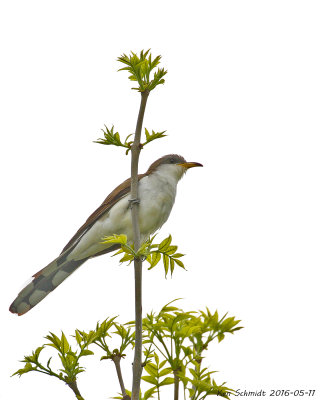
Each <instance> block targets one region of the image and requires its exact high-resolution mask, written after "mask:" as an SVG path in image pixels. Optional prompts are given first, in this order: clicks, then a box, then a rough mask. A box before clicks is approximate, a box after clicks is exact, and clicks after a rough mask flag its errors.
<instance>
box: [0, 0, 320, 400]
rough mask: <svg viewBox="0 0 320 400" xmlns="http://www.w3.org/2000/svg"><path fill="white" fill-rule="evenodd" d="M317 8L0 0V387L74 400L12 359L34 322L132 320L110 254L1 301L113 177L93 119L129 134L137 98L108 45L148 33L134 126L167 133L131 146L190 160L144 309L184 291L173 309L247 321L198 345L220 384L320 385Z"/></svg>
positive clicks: (97, 389) (121, 275)
mask: <svg viewBox="0 0 320 400" xmlns="http://www.w3.org/2000/svg"><path fill="white" fill-rule="evenodd" d="M319 11H320V7H319V2H318V1H311V0H310V1H302V0H301V1H294V0H290V1H284V0H283V1H281V0H276V1H272V0H269V1H258V0H252V1H241V0H236V1H197V2H195V1H192V2H191V1H177V0H176V1H162V2H155V1H136V2H133V1H121V2H120V1H119V2H108V1H90V2H89V1H87V2H85V1H54V2H49V1H32V0H29V1H12V2H9V1H7V2H3V3H2V5H1V9H0V15H1V16H0V31H1V32H0V35H1V66H0V68H1V78H0V79H1V94H0V96H1V105H0V107H1V122H0V123H1V127H0V129H1V175H2V183H1V187H2V194H1V202H2V205H1V214H2V215H1V248H2V261H1V264H2V284H1V286H2V288H1V309H0V313H1V317H0V318H1V342H0V343H1V363H0V364H1V392H2V395H1V399H2V398H10V399H14V400H16V399H20V398H24V399H31V398H32V399H33V400H37V399H39V400H40V399H41V400H42V399H44V398H45V399H46V400H50V399H57V398H61V399H66V400H67V399H73V398H74V395H73V393H72V392H71V390H69V388H67V387H64V385H63V384H62V383H61V382H59V381H56V380H55V379H53V378H50V377H46V376H45V375H40V374H36V373H33V374H28V375H25V376H23V377H22V378H21V379H19V378H18V377H13V378H10V374H12V373H13V372H14V371H15V370H17V369H18V368H20V367H22V364H21V363H18V360H20V359H22V357H23V355H26V354H30V353H31V351H32V350H33V349H35V348H36V347H37V346H39V345H41V344H42V343H44V342H45V340H44V339H43V336H45V335H46V334H47V333H48V332H49V331H53V332H55V333H57V334H59V333H60V330H63V331H64V332H65V333H66V334H68V335H70V334H73V331H74V329H75V328H79V329H86V330H89V329H91V328H93V327H94V326H95V324H96V322H97V321H98V320H100V321H101V320H103V319H104V318H106V317H107V316H114V315H119V316H120V317H119V318H120V321H122V322H125V321H128V320H131V319H133V315H134V303H133V270H132V267H126V266H119V265H118V261H117V259H115V258H111V257H110V256H108V255H106V256H102V257H100V258H98V259H95V260H91V261H89V262H87V263H86V264H85V265H84V266H83V267H81V268H80V269H79V270H78V271H77V272H76V273H75V274H74V275H73V276H72V277H71V278H70V279H68V280H67V281H66V282H64V283H63V284H62V285H61V286H60V287H59V288H58V289H57V290H56V291H55V292H54V293H52V294H51V295H49V296H48V297H47V298H46V299H45V300H44V301H43V302H42V303H41V304H39V305H38V306H37V307H36V308H34V309H33V310H32V311H31V312H30V313H28V314H26V315H25V316H23V317H16V316H14V315H12V314H10V313H9V311H8V307H9V304H10V303H11V302H12V300H13V299H14V297H15V295H16V294H17V293H18V291H19V290H20V289H21V288H22V286H23V285H24V282H25V281H27V279H28V278H29V277H30V276H31V275H32V274H33V273H35V272H36V271H38V270H39V269H41V268H42V267H43V266H45V265H47V264H48V263H49V262H50V261H51V260H52V259H53V258H55V257H56V256H57V255H58V253H59V252H60V251H61V249H62V248H63V246H64V245H65V244H66V242H67V241H68V240H69V239H70V237H71V236H72V235H73V234H74V232H75V230H76V229H78V227H79V226H80V225H81V224H82V223H83V222H84V220H85V219H86V218H87V216H88V215H89V214H90V213H91V212H92V211H93V210H94V209H95V208H96V207H97V206H98V205H99V204H100V203H101V202H102V200H103V199H104V198H105V197H106V195H107V194H108V193H109V192H110V191H111V190H112V189H113V188H114V187H115V185H116V184H118V183H119V182H120V181H122V180H124V179H125V178H127V177H128V176H129V171H130V159H129V157H126V156H125V155H124V152H123V151H122V150H121V149H117V148H113V147H112V148H111V147H104V146H101V145H98V144H94V143H93V141H94V140H96V139H97V138H99V137H101V131H100V129H101V128H102V127H103V125H104V124H107V125H108V126H111V125H112V124H114V125H115V128H116V130H118V131H119V132H120V133H121V134H122V135H123V136H124V135H127V134H129V133H132V132H133V131H134V128H135V123H136V116H137V111H138V107H139V95H138V94H137V93H136V92H135V91H132V90H130V87H131V83H130V82H129V80H128V79H127V74H126V72H117V69H118V68H119V67H120V65H119V64H118V63H117V61H116V58H117V57H118V56H120V55H121V54H122V53H124V52H125V53H128V52H129V51H130V50H134V51H140V50H141V49H148V48H151V49H152V54H153V55H154V56H155V55H158V54H161V55H162V57H163V58H162V65H163V66H164V67H165V68H166V69H167V70H168V75H167V77H166V83H165V85H164V86H161V87H159V88H158V89H157V90H156V91H155V92H154V93H152V94H151V95H150V98H149V101H148V105H147V111H146V117H145V124H144V125H145V126H146V127H148V128H149V129H150V130H151V129H154V130H156V131H161V130H167V133H168V135H169V136H168V137H167V138H165V139H161V140H159V141H157V142H154V143H153V144H150V145H149V146H148V147H147V148H146V149H145V150H143V152H142V155H141V164H140V172H144V171H145V170H146V169H147V167H148V166H149V164H150V163H151V162H152V161H154V160H155V159H156V158H158V157H160V156H162V155H164V154H167V153H179V154H182V155H183V156H184V157H185V158H186V159H187V160H188V161H198V162H201V163H203V164H204V168H202V169H200V168H198V169H192V170H190V171H189V172H188V174H187V176H186V177H185V178H183V180H182V181H181V182H180V183H179V187H178V195H177V200H176V204H175V207H174V209H173V212H172V215H171V216H170V219H169V221H168V222H167V223H166V225H165V226H164V227H163V229H162V232H161V233H160V235H159V238H164V237H165V236H166V235H167V234H168V233H171V234H172V235H173V237H174V242H175V243H176V244H179V248H180V250H181V251H182V252H184V253H186V256H185V258H184V262H185V264H186V266H187V268H188V272H185V271H182V270H178V271H176V272H175V273H174V276H173V278H172V279H167V280H165V279H164V276H163V271H162V270H161V269H160V268H158V269H155V270H153V271H148V272H145V274H144V311H145V312H147V311H151V309H154V310H159V308H160V307H161V306H162V305H164V304H165V303H167V302H169V301H170V300H172V299H174V298H177V297H182V298H184V300H181V301H180V302H179V305H180V306H181V307H183V308H184V309H185V310H191V309H200V308H203V307H205V306H208V307H209V308H210V309H211V310H212V311H214V310H215V309H218V310H219V313H220V314H221V315H222V314H224V313H225V312H229V314H230V316H233V315H235V316H236V317H237V318H238V319H241V320H242V322H241V325H242V326H244V327H245V329H243V330H241V331H240V332H236V334H235V335H233V336H231V335H229V336H227V338H226V339H225V340H224V341H223V342H222V343H220V344H214V345H212V347H211V349H210V351H209V353H208V358H207V363H208V365H209V366H210V369H211V370H212V369H213V370H217V371H219V372H218V373H216V375H215V379H216V381H217V382H218V383H222V382H223V381H227V384H228V385H229V386H231V387H233V388H235V389H241V390H245V389H246V390H250V391H254V390H260V389H262V390H265V391H268V393H270V390H271V389H279V390H286V389H289V390H291V391H294V390H297V389H300V390H309V389H315V390H317V392H316V395H315V396H314V397H313V398H316V399H320V385H319V364H318V360H319V344H318V342H319V300H318V299H319V296H318V291H319V278H318V274H317V271H318V269H319V261H320V256H319V239H320V228H319V227H320V212H319V209H320V190H319V174H320V160H319V151H320V146H319V145H320V139H319V128H320V123H319V105H320V95H319V93H320V78H319V76H320V74H319V71H320V57H319V38H320V24H319V17H320V15H319ZM100 355H101V354H100V353H99V356H100ZM131 360H132V358H131V355H130V357H128V359H127V360H126V361H125V365H126V366H125V380H126V384H127V386H128V387H129V388H130V386H131V382H130V367H131ZM84 361H85V366H86V367H87V373H85V374H82V375H80V376H79V388H80V390H81V392H82V394H83V396H84V397H85V399H86V400H90V399H95V400H98V399H106V398H109V397H111V396H115V395H116V393H117V392H118V391H119V389H118V383H117V381H116V375H115V371H114V369H113V366H112V364H111V363H110V362H106V361H104V362H102V363H100V361H99V357H97V358H96V359H95V358H93V357H91V358H90V357H87V358H86V360H84ZM147 387H148V385H146V386H145V388H147ZM3 393H6V395H5V396H4V395H3ZM3 396H4V397H3ZM168 398H171V395H170V397H169V395H168ZM286 398H288V397H286ZM292 398H294V397H293V396H291V397H290V399H292ZM304 398H307V397H306V396H305V397H304Z"/></svg>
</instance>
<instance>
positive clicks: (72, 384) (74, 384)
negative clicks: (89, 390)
mask: <svg viewBox="0 0 320 400" xmlns="http://www.w3.org/2000/svg"><path fill="white" fill-rule="evenodd" d="M68 386H69V388H70V389H71V390H72V391H73V393H74V394H75V395H76V398H77V399H78V400H84V398H83V397H82V396H81V394H80V392H79V389H78V385H77V382H76V381H75V382H70V383H68Z"/></svg>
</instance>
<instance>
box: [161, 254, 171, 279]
mask: <svg viewBox="0 0 320 400" xmlns="http://www.w3.org/2000/svg"><path fill="white" fill-rule="evenodd" d="M162 261H163V266H164V270H165V275H166V276H167V274H168V270H169V257H168V256H167V255H166V254H163V255H162Z"/></svg>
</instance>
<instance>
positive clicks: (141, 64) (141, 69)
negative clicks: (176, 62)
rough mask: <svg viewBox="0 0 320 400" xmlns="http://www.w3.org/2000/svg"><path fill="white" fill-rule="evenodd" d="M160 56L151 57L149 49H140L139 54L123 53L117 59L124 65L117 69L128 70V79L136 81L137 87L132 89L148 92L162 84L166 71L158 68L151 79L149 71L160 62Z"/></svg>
mask: <svg viewBox="0 0 320 400" xmlns="http://www.w3.org/2000/svg"><path fill="white" fill-rule="evenodd" d="M160 59H161V56H157V57H155V58H154V59H152V56H151V53H150V49H149V50H147V51H144V50H142V51H141V52H140V54H139V55H137V54H136V53H134V52H131V53H130V54H129V55H126V54H123V55H122V56H121V57H119V58H118V61H119V62H121V63H122V64H125V65H126V66H125V67H123V68H120V69H119V71H129V74H130V75H129V79H130V80H131V81H135V82H137V83H138V87H134V88H132V89H134V90H138V91H139V92H145V91H148V92H150V91H151V90H153V89H154V88H155V87H156V86H158V85H162V84H164V82H165V81H164V79H163V77H164V76H165V75H166V73H167V71H165V70H164V68H158V69H157V71H155V72H154V74H153V78H152V79H151V77H150V74H151V71H152V70H153V69H154V68H156V67H157V66H158V65H159V63H160Z"/></svg>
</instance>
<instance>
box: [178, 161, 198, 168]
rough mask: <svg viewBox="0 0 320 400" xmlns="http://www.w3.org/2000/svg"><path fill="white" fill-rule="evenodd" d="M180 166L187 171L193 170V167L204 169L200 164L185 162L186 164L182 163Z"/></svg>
mask: <svg viewBox="0 0 320 400" xmlns="http://www.w3.org/2000/svg"><path fill="white" fill-rule="evenodd" d="M178 165H180V166H181V167H183V168H186V169H189V168H193V167H203V165H202V164H200V163H198V162H185V163H181V164H178Z"/></svg>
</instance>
